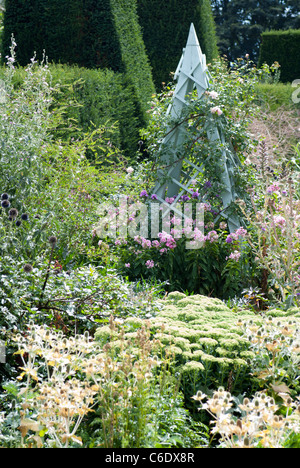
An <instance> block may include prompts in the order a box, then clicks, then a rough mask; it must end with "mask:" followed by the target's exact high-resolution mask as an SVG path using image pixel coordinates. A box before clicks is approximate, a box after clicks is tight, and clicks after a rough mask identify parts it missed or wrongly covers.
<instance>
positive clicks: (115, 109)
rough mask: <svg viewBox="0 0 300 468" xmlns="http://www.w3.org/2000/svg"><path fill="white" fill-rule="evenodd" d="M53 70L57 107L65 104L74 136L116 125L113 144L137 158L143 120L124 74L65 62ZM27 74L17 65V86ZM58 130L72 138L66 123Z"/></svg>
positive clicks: (64, 136) (15, 81) (60, 135)
mask: <svg viewBox="0 0 300 468" xmlns="http://www.w3.org/2000/svg"><path fill="white" fill-rule="evenodd" d="M49 70H50V72H51V73H50V76H51V85H52V88H53V89H59V91H55V92H54V98H55V101H56V103H55V104H54V106H55V107H61V106H63V109H64V121H65V126H66V128H67V127H68V125H69V122H70V120H71V121H72V122H73V124H72V126H73V128H74V129H77V130H76V131H74V130H73V131H72V134H71V135H72V136H73V137H80V136H81V135H82V134H84V133H85V132H88V131H89V130H94V128H95V127H100V126H102V125H104V124H106V123H107V124H108V126H110V127H111V126H112V124H114V128H115V130H114V132H113V134H110V140H111V142H112V144H113V145H114V146H116V147H117V148H118V149H120V150H122V152H123V153H124V154H125V156H127V157H134V156H135V155H136V151H137V150H138V149H139V146H138V141H139V139H140V135H139V129H140V122H139V119H138V118H137V115H136V103H135V100H134V96H133V94H132V92H131V88H130V87H128V86H126V83H125V78H124V74H123V73H117V72H114V71H112V70H107V69H106V70H99V69H97V70H91V69H87V68H83V67H78V66H77V65H72V66H70V65H64V64H58V65H55V64H50V65H49ZM4 72H5V67H0V79H1V77H2V76H3V74H4ZM24 77H25V67H18V68H16V70H15V73H14V77H13V83H14V86H15V87H19V86H21V85H22V83H23V80H24ZM57 85H59V86H58V88H57ZM57 132H58V136H59V137H61V138H63V139H64V138H69V131H68V130H66V131H65V130H64V126H62V128H59V129H57Z"/></svg>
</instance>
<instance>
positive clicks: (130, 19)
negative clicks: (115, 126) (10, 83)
mask: <svg viewBox="0 0 300 468" xmlns="http://www.w3.org/2000/svg"><path fill="white" fill-rule="evenodd" d="M136 1H137V0H126V1H125V0H101V1H100V0H6V11H5V14H4V37H3V51H2V56H3V57H5V56H6V55H7V54H8V52H9V46H10V44H11V35H12V34H14V37H15V40H16V43H17V61H18V63H19V64H20V65H21V66H26V65H27V64H28V63H29V61H30V59H31V58H32V57H33V55H34V52H36V57H37V59H41V58H42V56H43V51H44V50H45V53H46V56H47V57H48V61H49V63H52V62H53V63H64V64H77V65H79V66H80V67H85V68H101V69H104V68H108V69H111V70H113V71H115V72H119V73H122V74H123V75H124V80H125V81H126V87H131V91H132V93H133V95H134V97H135V103H136V116H137V117H138V119H139V120H140V123H141V125H144V124H145V122H146V121H147V112H146V111H147V109H148V102H149V101H150V99H151V95H152V93H153V92H154V91H155V88H154V84H153V80H152V74H151V67H150V64H149V60H148V57H147V54H146V50H145V45H144V42H143V37H142V32H141V28H140V26H139V23H138V16H137V4H136Z"/></svg>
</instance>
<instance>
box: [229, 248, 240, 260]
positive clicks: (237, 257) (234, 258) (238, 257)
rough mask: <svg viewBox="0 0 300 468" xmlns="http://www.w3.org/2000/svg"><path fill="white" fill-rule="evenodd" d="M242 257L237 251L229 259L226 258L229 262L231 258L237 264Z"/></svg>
mask: <svg viewBox="0 0 300 468" xmlns="http://www.w3.org/2000/svg"><path fill="white" fill-rule="evenodd" d="M240 256H241V252H239V251H238V250H235V251H234V252H232V253H231V254H230V255H229V257H226V260H228V259H229V258H230V259H231V260H234V261H235V262H238V261H239V259H240Z"/></svg>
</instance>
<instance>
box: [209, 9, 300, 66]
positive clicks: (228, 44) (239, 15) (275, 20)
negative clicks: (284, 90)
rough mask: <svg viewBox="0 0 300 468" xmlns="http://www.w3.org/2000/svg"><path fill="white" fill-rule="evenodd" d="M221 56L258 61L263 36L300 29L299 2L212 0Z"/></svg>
mask: <svg viewBox="0 0 300 468" xmlns="http://www.w3.org/2000/svg"><path fill="white" fill-rule="evenodd" d="M211 4H212V9H213V13H214V18H215V23H216V30H217V36H218V47H219V50H220V53H221V54H225V55H227V57H228V58H229V59H230V60H234V59H236V58H238V57H242V56H244V55H245V54H249V55H250V58H251V59H252V60H254V61H255V62H256V61H257V60H258V55H259V47H260V43H261V33H262V32H264V31H267V30H270V29H275V30H278V29H289V28H292V29H298V28H300V11H299V1H298V0H211Z"/></svg>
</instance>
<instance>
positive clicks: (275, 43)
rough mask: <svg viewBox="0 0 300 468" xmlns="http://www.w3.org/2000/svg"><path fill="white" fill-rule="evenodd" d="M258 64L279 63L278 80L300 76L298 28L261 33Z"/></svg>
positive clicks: (299, 30)
mask: <svg viewBox="0 0 300 468" xmlns="http://www.w3.org/2000/svg"><path fill="white" fill-rule="evenodd" d="M261 39H262V40H261V46H260V53H259V61H258V66H259V67H260V66H261V65H263V64H264V63H267V64H268V65H272V63H274V62H278V63H279V64H280V70H281V74H280V80H281V81H282V82H285V83H286V82H292V81H293V80H296V79H299V78H300V60H299V50H300V29H288V30H280V31H266V32H264V33H262V37H261Z"/></svg>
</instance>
